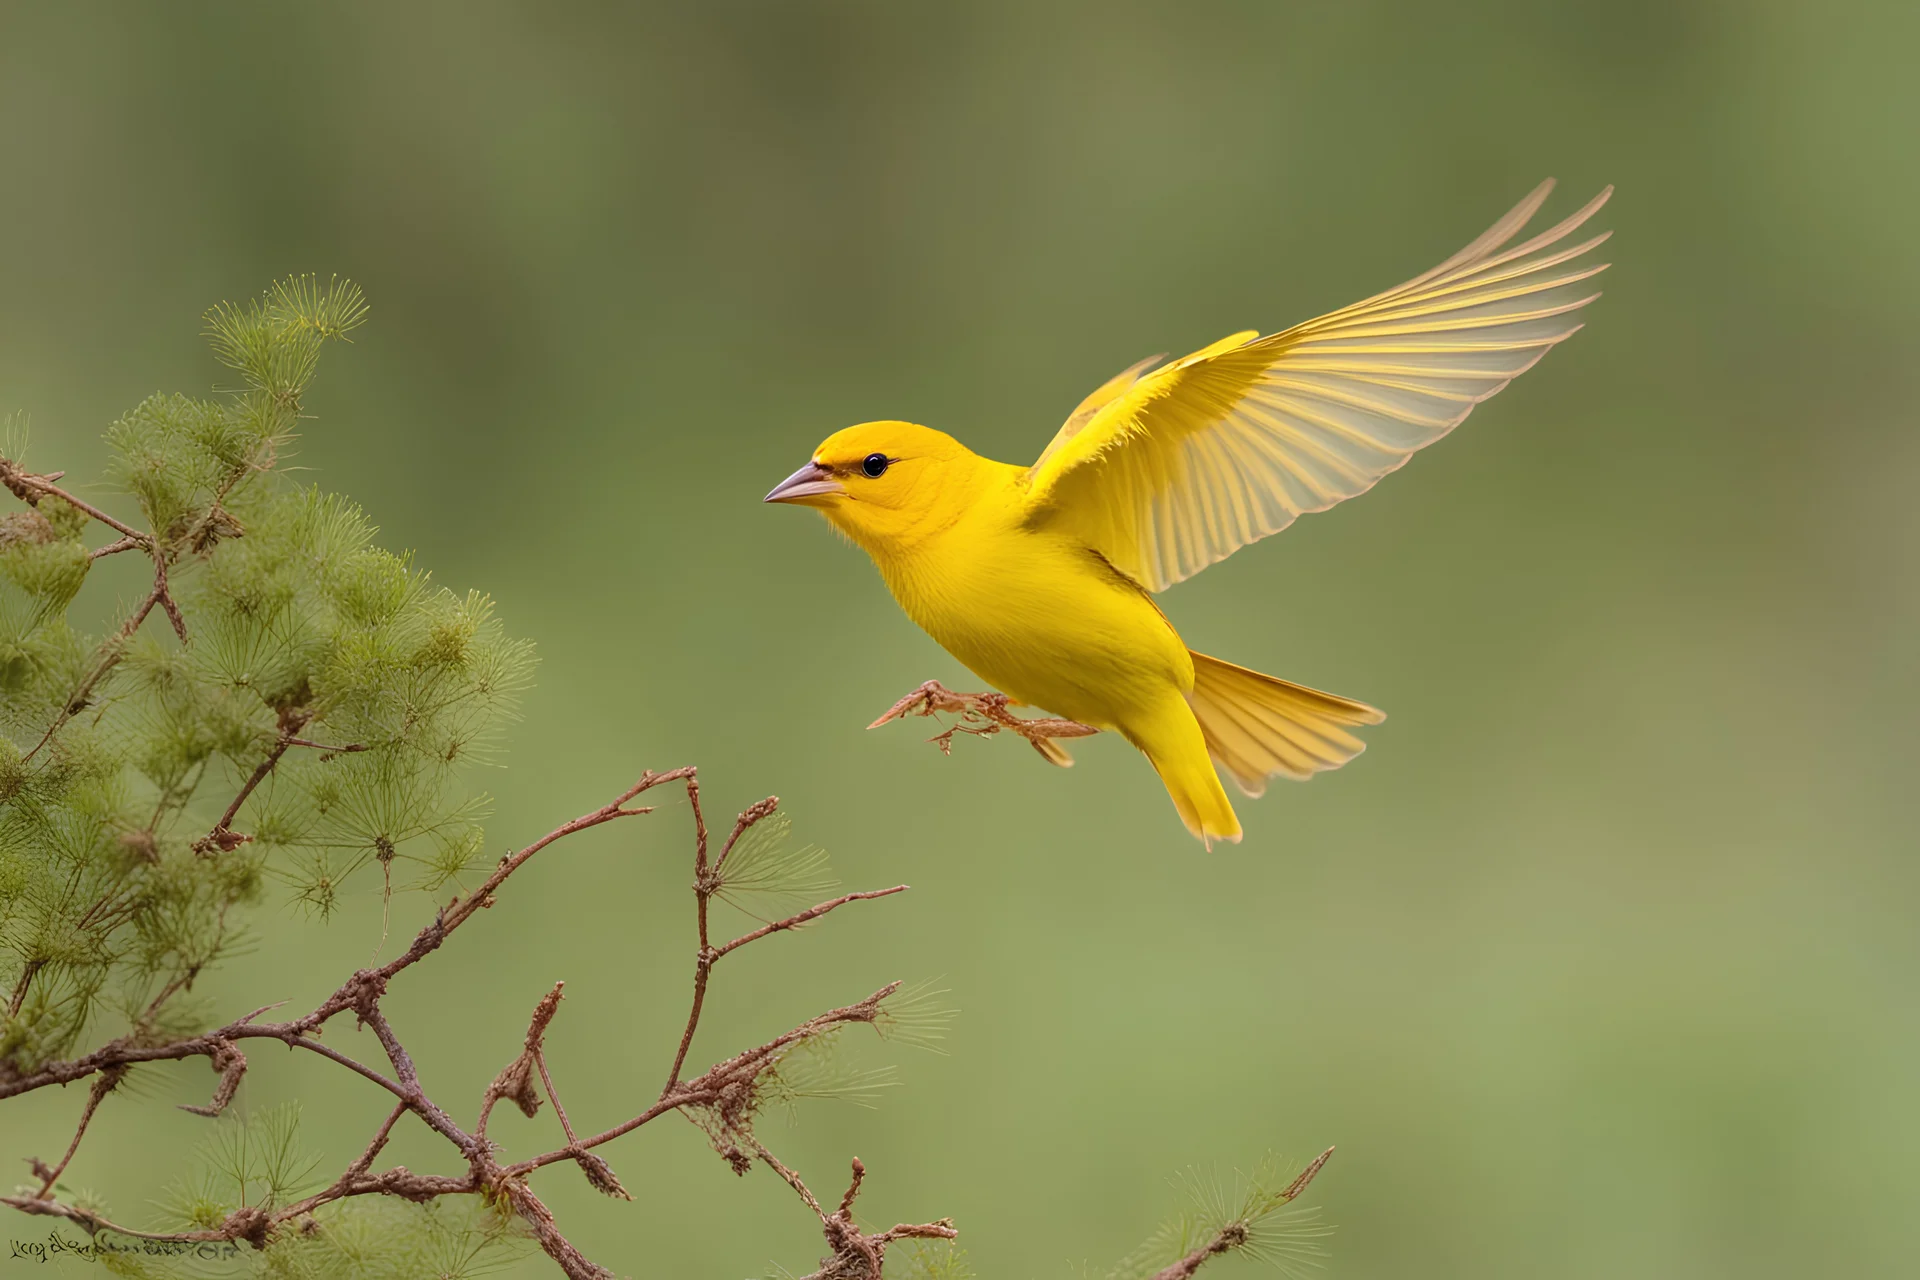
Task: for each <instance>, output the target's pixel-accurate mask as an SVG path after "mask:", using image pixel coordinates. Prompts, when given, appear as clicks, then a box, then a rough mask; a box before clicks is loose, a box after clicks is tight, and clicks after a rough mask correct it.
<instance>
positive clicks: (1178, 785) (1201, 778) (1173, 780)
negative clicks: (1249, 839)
mask: <svg viewBox="0 0 1920 1280" xmlns="http://www.w3.org/2000/svg"><path fill="white" fill-rule="evenodd" d="M1122 732H1124V733H1125V734H1126V735H1127V738H1128V740H1129V741H1131V742H1132V743H1133V745H1134V746H1136V747H1138V748H1140V750H1141V751H1142V752H1143V753H1144V754H1145V755H1146V757H1147V759H1148V760H1149V761H1151V762H1152V763H1153V768H1154V771H1155V772H1156V773H1158V774H1159V775H1160V781H1161V782H1163V783H1165V784H1166V788H1167V794H1168V795H1169V796H1172V797H1173V807H1174V808H1175V809H1177V810H1179V812H1180V821H1182V822H1184V823H1186V824H1187V830H1189V831H1191V832H1192V833H1193V834H1194V835H1195V836H1196V837H1198V838H1199V839H1200V840H1203V841H1205V842H1206V844H1207V846H1208V847H1209V848H1211V847H1212V846H1213V842H1214V841H1215V840H1232V841H1238V840H1239V839H1240V819H1239V817H1238V816H1236V815H1235V814H1234V812H1233V802H1232V801H1230V800H1228V799H1227V790H1226V788H1225V787H1223V786H1221V785H1220V775H1219V774H1217V773H1215V772H1214V770H1213V761H1212V760H1209V759H1208V758H1207V743H1206V739H1205V738H1203V737H1202V736H1201V733H1200V725H1199V722H1198V721H1196V720H1195V719H1194V716H1193V712H1192V711H1191V710H1189V709H1188V707H1187V706H1186V705H1185V704H1184V703H1182V702H1181V701H1180V700H1179V699H1177V698H1169V699H1168V701H1167V702H1166V703H1165V704H1164V705H1163V706H1161V707H1159V708H1158V709H1157V714H1154V715H1151V716H1147V717H1143V718H1141V719H1139V720H1136V721H1134V722H1133V723H1131V724H1129V725H1127V726H1125V727H1124V728H1123V730H1122Z"/></svg>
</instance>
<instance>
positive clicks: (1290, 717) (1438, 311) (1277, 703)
mask: <svg viewBox="0 0 1920 1280" xmlns="http://www.w3.org/2000/svg"><path fill="white" fill-rule="evenodd" d="M1552 187H1553V183H1552V182H1551V181H1548V182H1545V183H1543V184H1541V185H1540V187H1538V188H1537V189H1536V190H1535V191H1534V192H1533V193H1532V194H1531V195H1529V196H1527V198H1526V199H1524V200H1522V201H1521V202H1520V203H1519V204H1518V205H1516V206H1515V207H1514V209H1513V210H1512V211H1511V212H1509V213H1508V214H1507V215H1506V216H1505V217H1503V218H1501V219H1500V220H1499V221H1498V222H1496V223H1494V224H1493V226H1492V227H1490V228H1489V229H1488V230H1487V231H1486V233H1485V234H1483V235H1481V236H1480V237H1479V238H1478V239H1476V240H1474V241H1473V242H1472V243H1471V244H1469V245H1467V247H1466V248H1464V249H1462V250H1461V251H1460V252H1459V253H1456V254H1455V255H1453V256H1452V257H1451V258H1448V259H1447V260H1446V261H1445V262H1443V263H1441V264H1440V265H1439V266H1437V267H1435V268H1433V269H1432V270H1431V271H1427V272H1425V273H1423V274H1421V275H1418V276H1415V277H1414V278H1413V279H1411V280H1409V281H1407V282H1406V283H1405V284H1402V285H1399V286H1398V287H1396V288H1393V289H1389V290H1387V291H1386V292H1385V293H1379V294H1375V295H1374V296H1373V297H1371V298H1368V299H1366V300H1364V301H1362V302H1357V303H1354V304H1353V305H1352V306H1350V307H1344V308H1342V309H1341V310H1339V311H1335V312H1333V313H1331V314H1329V315H1324V316H1321V317H1320V318H1319V319H1316V320H1309V321H1307V322H1306V323H1305V324H1300V325H1295V326H1294V327H1293V328H1291V329H1287V330H1285V331H1283V332H1280V333H1275V334H1271V335H1269V336H1267V337H1261V336H1260V335H1259V334H1258V333H1256V332H1254V331H1252V330H1249V331H1246V332H1243V333H1236V334H1233V335H1231V336H1230V337H1226V338H1222V339H1221V340H1220V341H1218V342H1216V343H1214V344H1213V345H1211V346H1209V347H1205V348H1203V349H1202V350H1199V351H1196V352H1194V353H1193V354H1192V355H1190V356H1187V357H1185V358H1184V359H1181V360H1176V361H1174V362H1173V363H1171V364H1166V365H1161V364H1160V363H1159V362H1160V361H1161V360H1162V359H1163V357H1159V356H1155V357H1153V358H1152V359H1149V360H1143V361H1141V362H1140V363H1138V364H1135V365H1133V366H1131V367H1130V368H1127V369H1125V370H1123V371H1121V372H1120V373H1118V374H1116V375H1115V376H1114V377H1112V378H1111V379H1109V380H1108V381H1107V382H1105V383H1103V384H1101V386H1099V387H1098V388H1096V389H1095V390H1094V392H1093V393H1092V394H1091V395H1089V396H1088V397H1087V398H1086V399H1085V400H1083V401H1081V402H1080V405H1079V406H1078V407H1077V408H1075V409H1074V411H1073V412H1072V414H1070V415H1069V416H1068V418H1067V421H1066V424H1065V425H1064V426H1062V427H1061V428H1060V431H1059V433H1058V434H1057V435H1055V436H1054V438H1053V441H1052V442H1051V443H1050V444H1048V445H1047V447H1046V449H1045V451H1044V452H1042V453H1041V455H1040V458H1039V461H1037V462H1035V463H1034V464H1033V465H1032V466H1027V467H1022V466H1014V465H1010V464H1008V463H1004V462H994V461H991V460H989V459H987V458H983V457H980V456H979V455H978V454H975V453H973V452H972V451H971V450H969V449H968V448H967V447H966V446H965V445H963V444H961V443H960V442H959V441H957V440H955V439H954V438H953V437H951V436H949V435H946V434H945V433H943V432H940V431H935V430H932V429H931V428H928V427H923V426H917V425H915V424H912V423H907V422H868V423H862V424H860V425H858V426H853V427H848V428H846V429H845V430H843V431H839V432H836V433H834V434H833V435H831V436H829V437H827V439H826V440H825V441H823V442H822V443H821V445H820V447H819V448H818V449H816V450H814V453H813V456H812V458H811V459H810V460H809V461H808V462H807V464H806V465H805V466H803V467H801V468H800V469H799V470H798V471H796V472H794V473H793V475H791V476H789V477H788V478H787V479H785V480H783V481H781V483H780V484H779V485H778V486H777V487H775V488H774V490H773V492H771V493H769V494H768V495H767V497H766V500H767V501H768V502H785V503H797V504H800V505H803V506H810V507H817V508H819V509H820V511H821V512H823V513H824V514H825V516H826V518H827V519H828V520H829V521H831V522H832V524H833V525H834V527H835V528H837V529H839V530H840V531H841V532H842V533H844V534H845V535H846V536H847V537H848V538H849V539H851V540H852V541H853V542H854V543H855V544H857V545H858V546H859V547H861V548H862V549H863V550H865V551H866V552H867V553H868V555H870V556H871V557H872V559H873V562H874V565H875V566H876V567H877V568H878V569H879V571H880V575H881V577H882V578H884V579H885V580H886V583H887V586H888V587H889V588H890V589H891V590H892V592H893V596H894V598H895V599H896V600H897V601H898V602H899V604H900V607H901V608H902V609H904V610H905V611H906V613H907V615H908V616H909V617H911V618H912V619H913V620H914V622H916V623H918V624H919V625H920V627H921V628H922V629H923V630H925V631H926V632H927V634H928V635H930V636H932V637H933V638H934V639H935V640H936V641H938V642H939V643H940V644H941V645H942V646H943V647H944V648H945V649H946V650H947V651H948V652H949V653H951V654H952V655H953V656H954V657H956V658H958V659H959V660H960V661H961V662H962V663H964V664H965V665H966V666H967V667H968V668H969V669H970V670H971V671H973V672H974V673H975V674H976V675H978V676H979V677H980V678H981V679H983V680H985V681H987V682H988V683H989V684H991V685H992V686H994V687H995V688H996V689H998V690H1000V691H1001V692H1002V693H1004V694H1005V695H1006V696H1007V698H1009V699H1011V700H1012V701H1013V702H1015V703H1018V704H1025V705H1030V706H1035V707H1040V708H1044V709H1046V710H1048V711H1051V712H1053V713H1055V714H1056V715H1060V716H1065V717H1069V718H1070V719H1072V720H1075V721H1079V722H1081V724H1083V725H1087V726H1091V727H1093V728H1095V729H1111V730H1116V731H1118V732H1119V733H1121V734H1122V735H1124V736H1125V737H1126V739H1127V740H1128V741H1129V742H1131V743H1132V744H1133V745H1134V746H1135V747H1137V748H1139V750H1140V751H1141V752H1142V753H1143V754H1145V755H1146V757H1147V759H1148V760H1149V761H1151V762H1152V764H1153V767H1154V768H1155V769H1156V770H1157V771H1158V772H1159V775H1160V779H1161V781H1162V782H1164V783H1165V784H1166V788H1167V791H1168V793H1169V794H1170V795H1171V796H1172V798H1173V803H1174V807H1175V809H1177V810H1178V811H1179V814H1180V819H1181V821H1182V822H1184V823H1185V824H1186V826H1187V829H1188V830H1189V831H1190V832H1192V833H1193V834H1194V835H1195V836H1197V837H1199V838H1200V839H1201V840H1202V841H1204V842H1206V843H1207V844H1208V845H1209V847H1210V846H1211V844H1212V842H1213V841H1214V840H1236V841H1237V840H1239V839H1240V834H1241V829H1240V820H1239V818H1238V816H1237V815H1236V814H1235V813H1234V811H1233V805H1232V803H1231V802H1230V801H1229V800H1228V799H1227V793H1226V790H1225V788H1224V787H1222V786H1221V783H1220V777H1219V775H1218V773H1216V772H1215V765H1216V764H1217V765H1218V766H1219V768H1220V769H1222V770H1224V771H1225V772H1226V773H1227V774H1228V775H1229V776H1230V777H1232V779H1233V780H1234V782H1235V783H1236V784H1238V786H1239V788H1240V790H1241V791H1243V792H1245V793H1246V794H1247V795H1249V796H1257V795H1259V794H1260V793H1261V792H1262V791H1263V790H1264V789H1265V787H1266V784H1267V780H1268V779H1269V778H1274V777H1284V778H1294V779H1306V778H1309V777H1311V776H1313V775H1314V774H1315V773H1318V772H1320V771H1321V770H1325V769H1337V768H1339V767H1340V766H1341V765H1343V764H1345V763H1346V762H1347V761H1349V760H1351V759H1352V758H1353V757H1354V756H1356V755H1358V754H1359V753H1360V752H1361V751H1362V750H1363V749H1364V744H1363V743H1362V742H1361V741H1360V739H1359V738H1358V737H1356V736H1355V734H1354V732H1353V730H1354V728H1355V727H1357V726H1360V725H1370V724H1377V723H1379V722H1380V721H1381V720H1382V719H1384V718H1385V717H1384V716H1383V715H1382V713H1381V712H1379V711H1378V710H1376V709H1374V708H1373V707H1370V706H1368V705H1367V704H1366V703H1364V702H1355V701H1353V700H1352V699H1349V698H1342V697H1339V696H1337V695H1335V694H1330V693H1321V692H1319V691H1318V690H1314V689H1309V688H1306V687H1304V686H1302V685H1297V684H1292V683H1289V682H1288V681H1285V680H1280V679H1276V678H1275V677H1273V676H1267V675H1261V674H1260V673H1258V672H1256V671H1250V670H1248V669H1247V668H1245V667H1239V666H1235V665H1234V664H1232V663H1230V662H1222V661H1221V660H1220V659H1218V658H1210V657H1208V656H1206V655H1205V654H1201V653H1194V652H1191V651H1190V650H1188V648H1187V646H1186V645H1185V644H1184V643H1183V642H1182V641H1181V639H1180V636H1179V633H1178V632H1176V631H1175V630H1174V628H1173V624H1172V623H1171V622H1169V621H1168V620H1167V618H1166V615H1165V614H1163V613H1161V611H1160V609H1159V608H1158V606H1157V605H1156V604H1155V603H1154V600H1153V594H1154V593H1155V592H1159V591H1164V590H1165V589H1166V588H1168V587H1170V586H1172V585H1173V584H1174V583H1176V582H1179V581H1181V580H1182V579H1185V578H1188V577H1191V576H1192V575H1193V574H1196V573H1198V572H1199V571H1200V570H1202V569H1204V568H1206V567H1207V566H1208V565H1210V564H1212V563H1214V562H1215V561H1217V560H1220V559H1223V558H1225V557H1226V556H1228V555H1231V554H1232V553H1233V552H1234V551H1236V550H1237V549H1239V548H1240V547H1243V546H1245V545H1246V544H1247V543H1249V542H1253V541H1256V540H1258V539H1260V538H1264V537H1266V536H1267V535H1269V534H1273V533H1278V532H1279V531H1280V530H1282V529H1284V528H1286V527H1287V526H1288V525H1289V524H1291V523H1292V522H1293V520H1294V518H1295V517H1296V516H1300V515H1303V514H1305V513H1307V512H1311V511H1325V510H1326V509H1327V508H1329V507H1331V506H1333V505H1334V504H1335V503H1337V502H1341V501H1343V500H1344V499H1347V498H1351V497H1354V496H1355V495H1357V494H1361V493H1365V492H1366V491H1367V490H1368V489H1370V488H1372V487H1373V485H1374V483H1375V482H1376V481H1378V480H1379V479H1380V478H1381V477H1382V476H1384V475H1386V474H1387V473H1388V472H1390V471H1393V470H1395V469H1396V468H1398V467H1400V466H1401V465H1402V464H1403V463H1405V462H1406V461H1407V459H1408V458H1409V457H1411V456H1412V455H1413V453H1414V451H1415V450H1417V449H1421V448H1424V447H1425V446H1427V445H1429V444H1432V443H1433V442H1434V441H1435V440H1438V439H1439V438H1440V437H1441V436H1443V435H1445V434H1447V432H1448V431H1450V430H1452V429H1453V428H1454V427H1456V426H1458V425H1459V424H1460V423H1461V422H1462V421H1463V420H1465V418H1466V416H1467V414H1468V413H1469V412H1471V411H1472V409H1473V407H1474V406H1475V405H1476V404H1478V403H1480V402H1481V401H1482V400H1485V399H1487V398H1488V397H1490V396H1492V395H1493V394H1494V393H1495V392H1497V391H1499V390H1500V389H1501V388H1503V387H1505V386H1506V385H1507V383H1508V382H1510V381H1511V380H1512V379H1513V378H1514V377H1516V376H1517V375H1519V374H1520V373H1522V372H1524V371H1525V370H1527V369H1528V368H1530V367H1532V365H1533V364H1534V362H1535V361H1537V360H1539V359H1540V358H1541V357H1542V356H1543V355H1545V354H1546V352H1547V350H1548V349H1549V348H1550V347H1552V346H1553V345H1554V344H1556V343H1558V342H1560V341H1562V340H1563V339H1565V338H1567V337H1569V336H1571V335H1572V334H1573V333H1574V332H1575V331H1576V330H1577V329H1579V328H1580V323H1579V321H1578V319H1577V316H1578V313H1579V310H1580V308H1581V307H1583V306H1585V305H1586V304H1587V303H1588V302H1591V301H1592V300H1593V299H1594V298H1595V297H1597V296H1598V294H1597V293H1594V292H1591V291H1590V290H1589V288H1588V286H1587V284H1586V282H1587V281H1588V280H1589V279H1590V278H1591V277H1592V276H1594V275H1596V274H1597V273H1599V272H1600V271H1602V270H1604V269H1605V265H1606V264H1604V263H1593V262H1591V261H1589V260H1587V259H1586V255H1587V254H1588V253H1589V252H1590V251H1591V250H1592V249H1593V248H1594V247H1595V246H1597V245H1599V244H1600V243H1601V242H1602V241H1603V240H1605V239H1606V235H1605V234H1600V235H1595V236H1593V237H1591V238H1589V239H1585V240H1581V241H1579V242H1577V243H1574V244H1572V245H1571V246H1567V245H1566V244H1565V242H1566V241H1567V240H1568V239H1569V237H1571V236H1573V233H1574V232H1575V231H1576V230H1578V229H1579V228H1580V227H1581V226H1582V225H1583V224H1584V223H1586V221H1587V220H1588V219H1589V218H1591V217H1592V216H1593V214H1594V213H1595V212H1596V211H1597V210H1598V209H1599V208H1600V206H1601V205H1603V204H1604V203H1605V202H1606V200H1607V197H1608V196H1609V195H1610V194H1611V193H1612V188H1611V187H1609V188H1608V189H1606V190H1605V191H1602V192H1601V193H1600V194H1599V195H1598V196H1596V197H1595V198H1594V199H1593V200H1592V201H1590V202H1589V203H1588V204H1587V205H1586V206H1585V207H1583V208H1582V209H1580V210H1579V211H1578V212H1576V213H1574V214H1573V215H1572V216H1571V217H1569V218H1567V219H1566V220H1565V221H1563V222H1560V223H1558V224H1556V225H1554V226H1552V227H1550V228H1549V229H1547V230H1546V231H1543V232H1541V233H1539V234H1538V235H1535V236H1533V237H1532V238H1530V239H1527V240H1524V241H1522V242H1521V243H1518V244H1514V243H1513V241H1514V240H1515V239H1516V238H1517V237H1518V236H1519V235H1520V234H1521V232H1522V230H1523V229H1524V228H1525V227H1526V225H1527V224H1528V222H1530V221H1531V220H1532V218H1533V216H1534V214H1535V213H1537V212H1538V211H1539V209H1540V206H1541V205H1542V204H1543V203H1544V202H1545V200H1546V198H1547V195H1548V193H1549V192H1550V191H1551V190H1552ZM1156 366H1158V367H1156ZM928 687H929V688H937V686H931V685H930V686H928ZM903 705H904V702H903ZM930 705H931V704H929V706H930ZM1083 731H1084V730H1083ZM1034 741H1035V745H1036V746H1038V747H1040V748H1041V751H1042V754H1044V755H1047V756H1048V757H1049V758H1050V759H1053V760H1054V761H1055V762H1056V763H1060V764H1066V763H1070V758H1069V757H1068V756H1067V754H1066V752H1065V750H1064V749H1063V748H1061V747H1060V746H1059V744H1058V743H1057V742H1049V741H1046V740H1044V739H1040V738H1035V739H1034Z"/></svg>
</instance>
